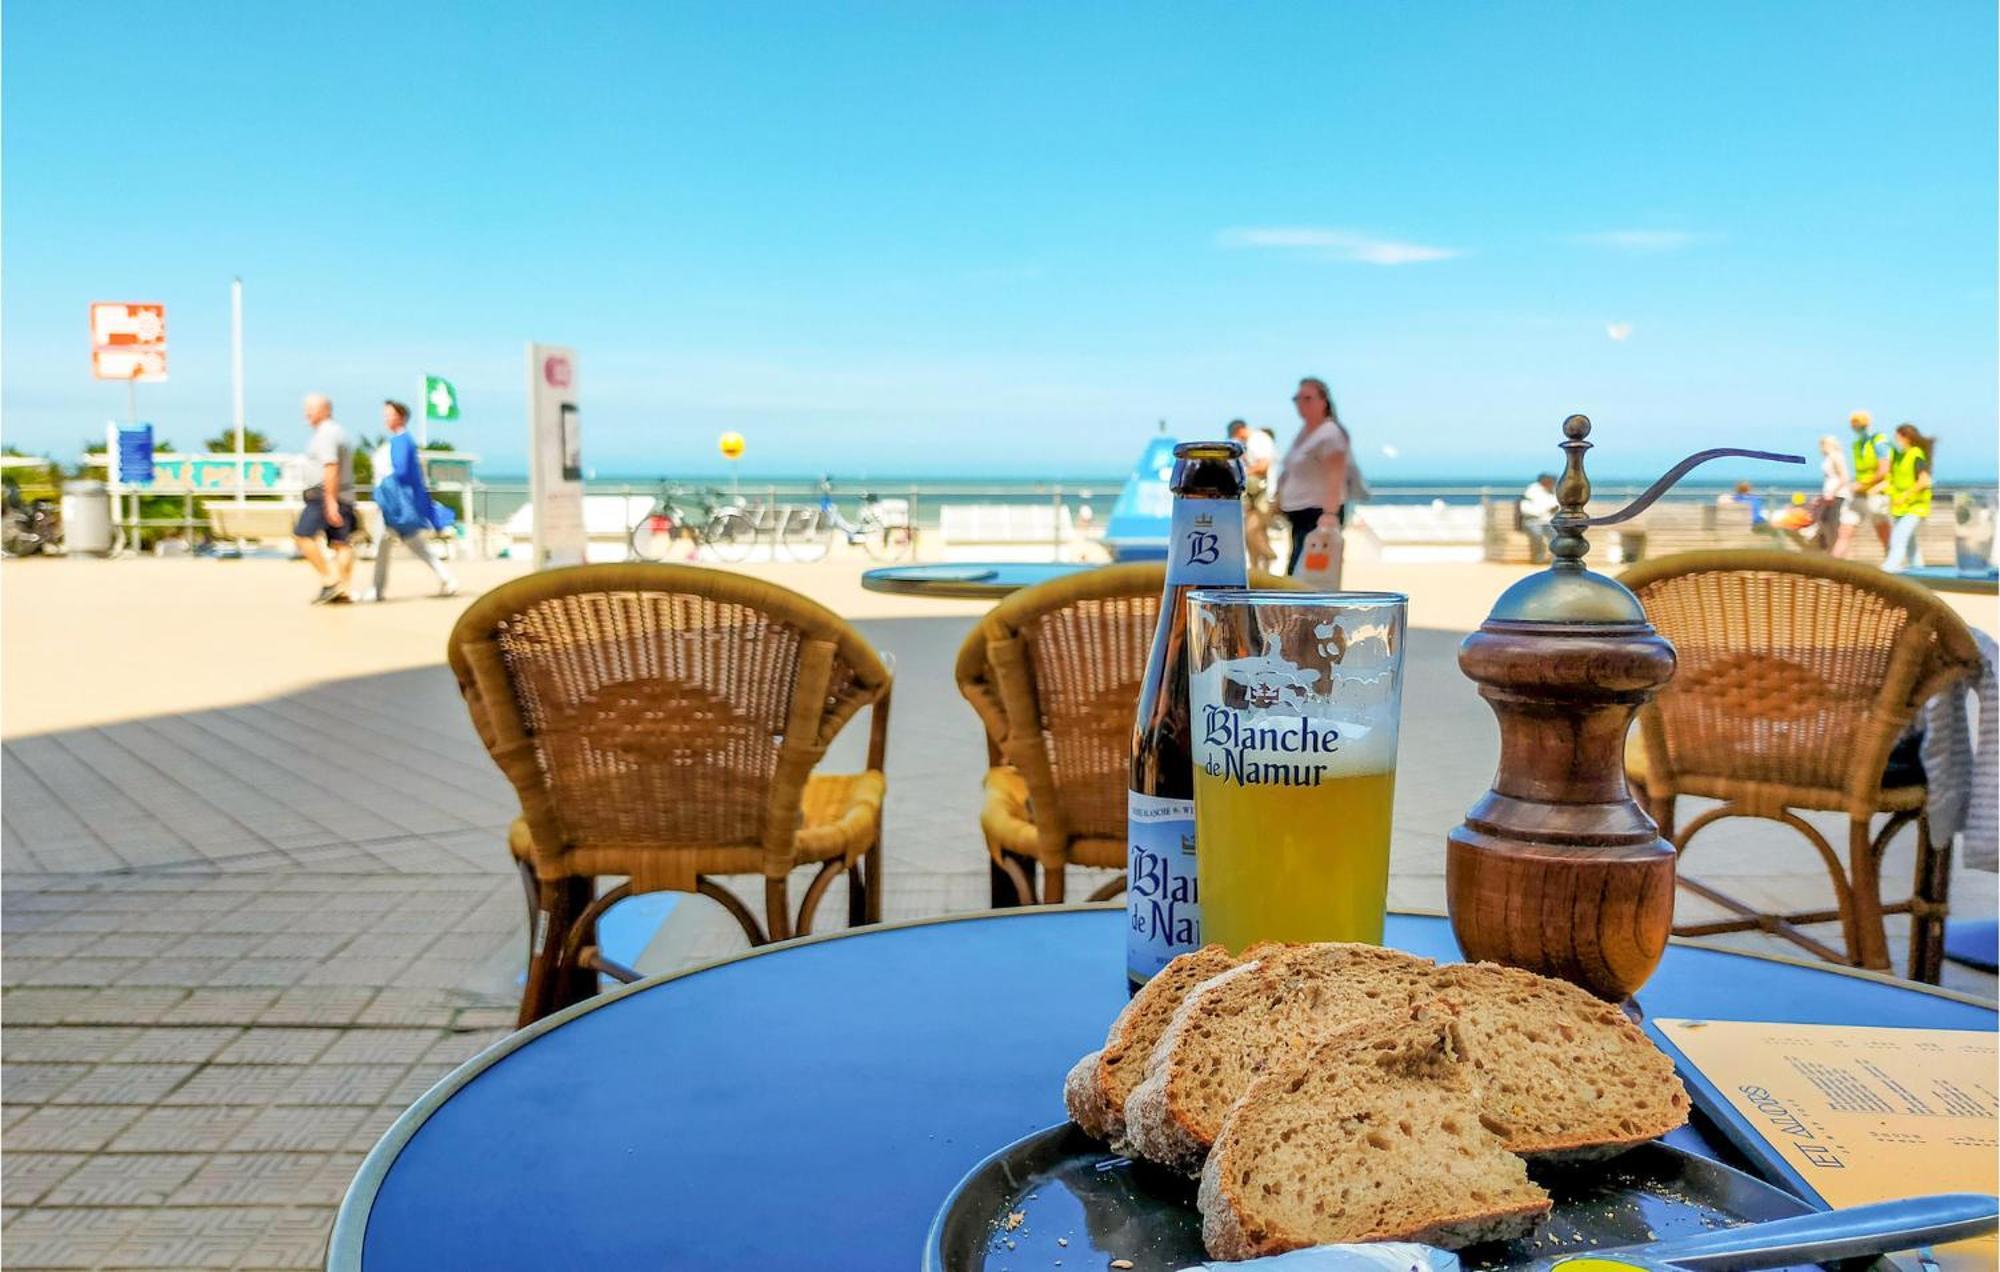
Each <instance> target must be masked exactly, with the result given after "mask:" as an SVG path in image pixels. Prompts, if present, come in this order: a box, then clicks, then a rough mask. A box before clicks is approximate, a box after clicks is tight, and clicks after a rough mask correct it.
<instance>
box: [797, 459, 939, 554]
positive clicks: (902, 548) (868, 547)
mask: <svg viewBox="0 0 2000 1272" xmlns="http://www.w3.org/2000/svg"><path fill="white" fill-rule="evenodd" d="M835 535H839V536H841V537H843V538H845V539H846V541H847V545H848V546H849V547H853V546H855V545H856V544H859V545H860V546H861V548H862V549H863V550H864V551H866V552H867V553H868V555H869V556H870V557H872V558H874V559H875V560H877V561H893V560H895V559H897V558H899V557H904V556H909V555H911V554H912V553H913V552H914V551H915V548H916V532H915V528H914V527H913V526H911V524H910V501H909V500H907V499H882V498H878V497H877V496H876V495H875V494H873V493H872V492H870V493H865V494H863V495H862V496H861V515H860V518H859V519H858V520H856V521H849V520H848V519H847V518H846V517H845V516H843V515H842V514H841V511H840V508H839V505H837V504H836V503H835V502H834V499H833V479H832V478H830V477H824V478H821V479H820V483H819V504H818V506H816V507H812V508H794V509H791V510H790V511H789V512H788V514H787V515H786V517H785V520H784V526H783V528H782V530H781V532H780V535H779V538H780V539H781V540H782V542H783V543H784V545H785V552H786V553H787V554H788V555H789V556H791V558H792V559H793V560H795V561H818V560H820V559H822V558H824V557H825V556H826V554H827V553H828V552H829V551H831V550H832V548H833V540H834V536H835Z"/></svg>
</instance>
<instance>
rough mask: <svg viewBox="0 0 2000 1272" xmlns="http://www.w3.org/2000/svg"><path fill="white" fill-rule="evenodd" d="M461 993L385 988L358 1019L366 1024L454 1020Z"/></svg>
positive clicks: (442, 1023)
mask: <svg viewBox="0 0 2000 1272" xmlns="http://www.w3.org/2000/svg"><path fill="white" fill-rule="evenodd" d="M459 1001H460V999H459V996H458V995H456V994H452V993H448V992H446V991H444V990H437V989H384V990H382V991H381V992H380V993H378V994H376V995H375V998H374V1001H372V1002H370V1003H369V1004H368V1006H367V1007H366V1008H364V1009H363V1010H362V1012H361V1014H360V1015H359V1016H357V1017H356V1018H355V1020H356V1023H358V1024H364V1025H429V1026H431V1027H433V1028H441V1027H443V1026H445V1025H446V1024H448V1023H450V1021H451V1014H452V1012H453V1011H454V1010H456V1008H457V1007H458V1005H459Z"/></svg>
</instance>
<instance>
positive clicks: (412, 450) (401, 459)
mask: <svg viewBox="0 0 2000 1272" xmlns="http://www.w3.org/2000/svg"><path fill="white" fill-rule="evenodd" d="M375 506H376V507H378V508H380V509H381V510H382V521H383V523H384V524H385V525H387V526H388V527H389V528H390V529H391V530H394V531H395V532H396V533H397V534H415V533H416V532H418V531H420V530H443V529H445V528H446V527H448V526H449V525H451V523H452V522H453V521H454V520H455V519H456V518H454V517H453V516H452V511H451V509H449V508H447V507H445V506H444V505H442V504H437V503H433V502H431V492H430V489H429V488H428V487H426V486H425V485H424V466H423V464H422V463H420V462H419V461H418V459H417V444H416V442H414V441H412V440H411V438H410V435H409V433H408V432H402V433H392V434H390V436H389V471H388V472H386V473H379V474H377V475H376V478H375Z"/></svg>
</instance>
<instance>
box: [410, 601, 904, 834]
mask: <svg viewBox="0 0 2000 1272" xmlns="http://www.w3.org/2000/svg"><path fill="white" fill-rule="evenodd" d="M449 657H450V662H451V668H452V672H453V674H454V675H456V676H457V678H458V684H459V688H460V690H461V692H463V693H464V695H465V700H466V705H467V707H468V709H469V710H470V711H471V713H472V719H473V724H474V727H475V728H476V729H477V730H478V732H479V736H480V739H481V741H483V742H485V744H486V747H487V749H488V750H489V751H490V752H491V753H492V755H493V758H494V760H495V762H496V763H498V764H499V766H500V768H501V770H502V771H503V772H505V773H506V774H507V776H508V778H509V779H510V780H511V781H512V782H513V783H514V787H515V789H516V790H517V791H518V792H519V793H520V796H521V807H522V812H523V815H524V816H525V817H526V818H527V819H528V822H529V824H530V826H531V828H532V829H533V830H534V832H535V837H536V839H537V841H538V843H539V844H541V845H561V846H562V847H563V848H564V849H571V848H625V847H629V848H646V849H658V848H675V847H689V848H694V847H759V846H761V847H762V848H764V849H765V850H766V852H767V859H768V860H771V861H775V862H777V863H778V864H780V865H782V864H783V862H784V861H785V860H788V859H789V856H790V853H791V851H792V846H793V840H794V838H795V836H796V834H797V826H798V816H799V814H798V808H799V799H800V796H801V793H802V792H803V790H804V788H805V783H806V779H807V777H808V776H809V775H810V773H811V770H812V767H813V765H814V764H815V763H817V762H818V761H819V759H820V757H821V756H823V755H824V754H825V752H826V747H827V745H828V743H830V742H831V741H832V740H833V738H834V736H835V735H836V734H837V733H839V731H840V729H841V727H842V726H843V725H844V724H845V723H846V722H847V721H848V720H849V719H850V718H852V717H853V715H854V714H855V713H856V712H857V711H859V710H860V709H861V708H862V707H864V706H867V705H869V704H870V703H873V702H875V701H876V700H877V699H878V698H880V697H881V696H882V694H883V693H884V692H885V691H886V689H887V687H888V684H889V672H888V669H887V668H886V667H885V666H884V665H883V663H882V660H881V659H880V658H879V657H877V656H876V654H875V652H874V650H872V649H870V648H869V646H868V644H867V642H865V641H864V640H863V639H862V638H861V635H860V634H859V633H858V632H856V631H855V630H854V629H853V628H852V627H850V626H849V625H848V624H847V623H846V622H845V621H843V620H842V619H841V618H840V617H839V616H838V615H836V614H834V613H833V612H832V611H831V610H828V609H827V608H825V607H824V606H822V605H820V604H818V603H817V602H814V601H811V600H808V599H807V598H806V597H803V596H800V595H798V594H797V593H795V592H791V591H788V590H787V589H785V588H782V587H778V586H776V585H774V584H770V583H765V582H762V581H761V580H758V579H753V578H748V577H745V576H743V575H739V574H732V573H728V572H726V571H720V570H708V569H702V568H700V567H698V566H689V565H585V566H576V567H573V568H569V569H560V570H546V571H542V572H540V573H536V574H531V575H528V576H527V577H525V578H521V579H516V580H514V581H512V582H510V583H505V584H502V585H501V586H500V587H498V588H495V589H494V590H493V591H491V592H488V593H487V594H486V595H485V596H482V597H480V598H479V599H478V600H477V601H475V602H473V604H472V605H471V607H470V608H468V609H467V610H466V612H465V614H464V615H463V616H462V617H461V618H460V619H459V621H458V624H457V626H456V627H454V628H453V629H452V634H451V644H450V649H449Z"/></svg>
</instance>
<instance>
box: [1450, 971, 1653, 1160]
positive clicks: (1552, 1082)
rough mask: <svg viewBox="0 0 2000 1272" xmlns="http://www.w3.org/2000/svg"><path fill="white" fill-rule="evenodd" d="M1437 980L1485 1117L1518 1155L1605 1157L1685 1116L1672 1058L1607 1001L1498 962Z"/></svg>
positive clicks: (1647, 1137) (1643, 1140)
mask: <svg viewBox="0 0 2000 1272" xmlns="http://www.w3.org/2000/svg"><path fill="white" fill-rule="evenodd" d="M1434 981H1435V984H1436V987H1437V997H1438V1002H1439V1004H1440V1005H1441V1006H1443V1007H1445V1008H1447V1009H1449V1010H1450V1011H1451V1013H1452V1014H1453V1015H1454V1016H1455V1017H1456V1018H1457V1020H1458V1029H1459V1034H1460V1036H1461V1037H1463V1039H1464V1040H1465V1054H1466V1059H1467V1062H1468V1064H1469V1065H1470V1066H1471V1069H1472V1082H1473V1085H1474V1086H1475V1087H1476V1088H1477V1089H1478V1091H1479V1095H1480V1103H1481V1107H1482V1109H1483V1111H1484V1112H1485V1114H1486V1118H1487V1121H1488V1123H1489V1124H1491V1125H1493V1126H1494V1127H1495V1128H1496V1129H1498V1130H1499V1131H1500V1134H1501V1136H1502V1138H1504V1139H1505V1140H1506V1141H1507V1147H1508V1148H1509V1149H1511V1150H1513V1151H1514V1152H1516V1153H1523V1154H1527V1155H1529V1156H1535V1157H1543V1156H1548V1157H1569V1158H1587V1157H1605V1156H1610V1155H1611V1154H1613V1153H1616V1152H1619V1151H1622V1150H1623V1149H1627V1148H1630V1147H1632V1146H1633V1145H1634V1144H1641V1143H1644V1142H1645V1141H1647V1140H1649V1139H1653V1138H1656V1137H1657V1136H1661V1135H1664V1134H1666V1133H1667V1132H1668V1131H1671V1130H1673V1129H1674V1128H1675V1127H1677V1126H1679V1125H1681V1124H1682V1123H1683V1122H1686V1121H1687V1117H1688V1097H1687V1091H1686V1090H1685V1089H1683V1088H1682V1086H1681V1083H1680V1079H1679V1078H1676V1077H1675V1076H1674V1064H1673V1061H1671V1060H1669V1059H1668V1058H1667V1057H1666V1055H1665V1054H1664V1053H1663V1052H1661V1050H1660V1049H1659V1048H1658V1047H1656V1046H1654V1045H1653V1043H1652V1040H1651V1039H1649V1038H1647V1037H1646V1035H1645V1034H1644V1033H1643V1032H1641V1031H1640V1029H1639V1027H1638V1026H1637V1025H1635V1024H1633V1023H1632V1022H1631V1020H1630V1019H1628V1018H1627V1017H1626V1015H1625V1013H1624V1012H1622V1011H1620V1010H1619V1009H1618V1008H1616V1007H1614V1006H1612V1005H1611V1004H1609V1003H1607V1002H1605V1001H1603V1000H1602V999H1600V998H1597V997H1595V996H1593V995H1592V994H1590V993H1589V992H1587V991H1585V990H1582V989H1579V988H1577V987H1576V986H1575V985H1572V984H1570V983H1568V982H1567V981H1559V980H1551V979H1550V978H1549V977H1546V976H1537V975H1535V974H1534V973H1533V972H1524V971H1521V970H1520V969H1518V968H1513V967H1502V966H1500V965H1499V964H1497V963H1469V964H1462V965H1459V966H1454V967H1441V968H1439V969H1438V970H1437V972H1436V975H1435V977H1434Z"/></svg>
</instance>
